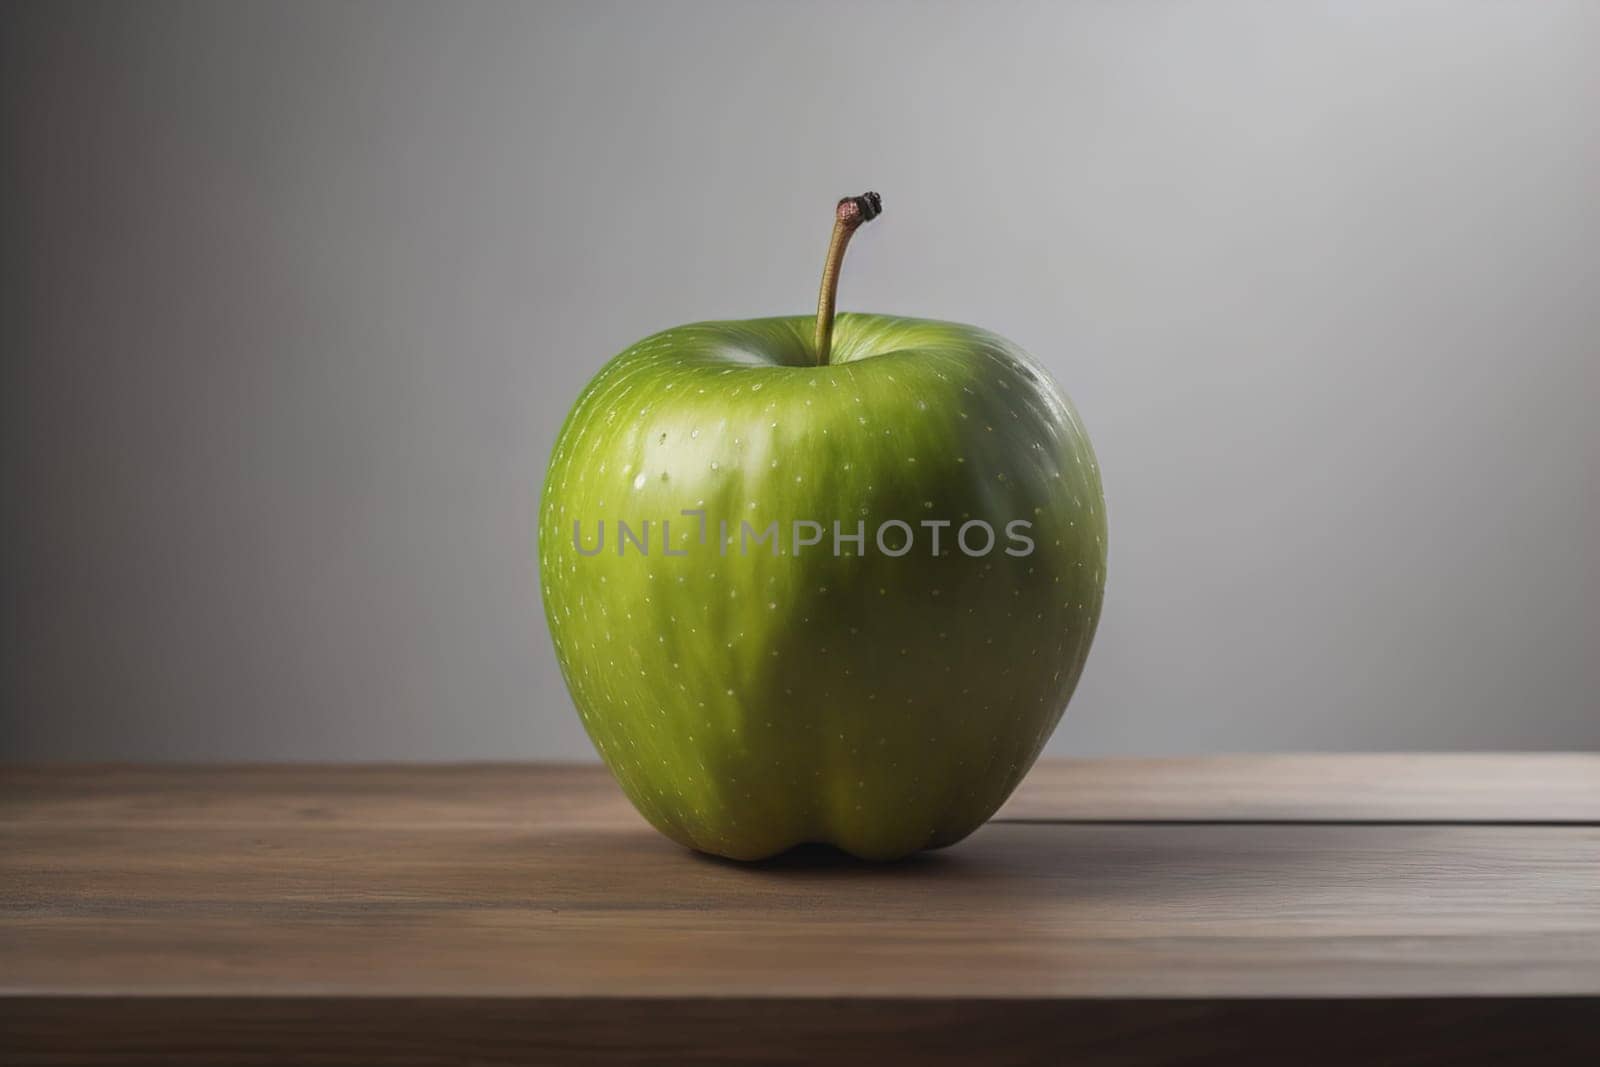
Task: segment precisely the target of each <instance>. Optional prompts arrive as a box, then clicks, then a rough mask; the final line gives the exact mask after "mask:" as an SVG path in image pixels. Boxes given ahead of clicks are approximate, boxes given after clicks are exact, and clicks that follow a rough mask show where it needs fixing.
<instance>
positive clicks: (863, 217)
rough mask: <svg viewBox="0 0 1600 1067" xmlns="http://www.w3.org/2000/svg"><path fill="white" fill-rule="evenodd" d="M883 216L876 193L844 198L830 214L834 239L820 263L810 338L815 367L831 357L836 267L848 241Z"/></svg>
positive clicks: (880, 203) (837, 290) (840, 262)
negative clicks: (820, 275) (814, 353)
mask: <svg viewBox="0 0 1600 1067" xmlns="http://www.w3.org/2000/svg"><path fill="white" fill-rule="evenodd" d="M881 214H883V197H881V196H879V195H878V194H877V193H862V194H861V195H860V196H847V197H845V198H844V199H843V200H841V201H839V204H838V206H837V207H836V208H834V212H833V239H832V240H830V241H829V242H828V258H827V260H826V261H824V262H823V264H822V291H821V292H820V293H818V294H817V330H816V333H815V334H813V335H812V339H813V341H814V342H815V344H814V345H813V347H814V348H815V349H816V352H817V366H819V367H825V366H827V365H828V357H829V356H831V355H832V354H833V309H834V304H835V302H836V301H837V300H838V298H839V268H840V266H842V265H843V263H844V250H845V247H846V246H847V245H849V243H850V238H851V236H853V235H854V234H855V232H856V230H858V229H860V228H861V225H862V223H866V222H871V221H872V220H873V219H875V218H877V217H878V216H879V215H881Z"/></svg>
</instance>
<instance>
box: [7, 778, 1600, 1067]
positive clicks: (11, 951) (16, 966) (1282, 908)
mask: <svg viewBox="0 0 1600 1067" xmlns="http://www.w3.org/2000/svg"><path fill="white" fill-rule="evenodd" d="M1353 792H1358V793H1360V794H1361V795H1360V796H1359V797H1352V795H1351V794H1352V793H1353ZM1597 794H1600V763H1597V762H1596V757H1590V756H1539V755H1532V756H1504V757H1488V756H1475V757H1455V756H1436V757H1388V756H1384V757H1366V756H1361V757H1233V758H1230V759H1217V760H1195V761H1106V762H1104V763H1101V762H1094V761H1071V762H1066V763H1056V764H1044V765H1041V766H1040V767H1039V768H1038V769H1037V770H1036V771H1035V774H1034V775H1033V776H1032V777H1030V779H1029V782H1028V783H1026V784H1025V786H1024V788H1023V790H1021V791H1019V794H1018V796H1017V797H1016V798H1015V799H1014V800H1013V802H1012V804H1011V805H1010V806H1008V809H1007V810H1006V811H1005V812H1004V813H1003V816H1002V820H998V821H996V822H994V823H992V824H991V825H990V826H988V827H985V828H984V829H983V830H981V831H979V832H978V833H977V834H976V835H974V836H973V837H972V838H970V839H969V840H968V841H966V842H964V843H962V844H960V845H958V846H956V847H954V848H952V849H949V850H946V851H943V852H939V853H933V854H926V855H922V856H918V857H914V858H913V859H912V860H909V861H907V862H904V863H900V864H895V865H891V866H873V865H867V864H861V863H857V862H854V861H851V860H848V859H847V858H844V857H842V856H839V855H838V854H835V853H831V852H824V851H820V850H809V851H801V852H798V853H795V854H791V855H789V856H786V857H782V858H780V859H778V860H775V861H771V862H768V863H765V864H760V865H755V866H744V865H738V864H733V863H728V862H723V861H718V860H713V859H709V858H706V857H702V856H698V855H695V854H693V853H689V852H686V851H684V850H683V849H681V848H678V847H677V846H675V845H673V844H671V843H670V842H668V841H666V840H664V839H663V838H661V837H659V836H658V835H656V834H655V833H654V832H653V831H651V830H649V829H648V828H647V827H646V826H645V825H644V824H643V823H642V821H641V820H640V819H639V818H638V816H637V815H635V814H634V813H633V812H632V810H631V809H630V808H629V807H628V806H627V804H626V801H625V800H623V799H622V797H621V795H620V794H619V793H618V792H617V790H616V788H615V787H614V786H613V785H612V784H611V783H610V781H609V779H607V778H606V777H605V775H604V773H603V772H602V771H600V770H599V769H598V768H591V767H581V766H546V767H527V766H508V765H489V766H446V767H370V766H369V767H333V766H323V767H307V766H295V767H205V768H195V767H175V768H136V767H73V768H11V769H8V770H5V771H4V772H0V960H3V961H4V965H3V967H0V1051H7V1052H9V1053H10V1055H8V1056H5V1057H0V1059H4V1060H5V1061H6V1062H12V1061H26V1062H68V1061H73V1059H72V1058H73V1057H74V1056H76V1057H78V1058H80V1059H82V1060H84V1061H85V1062H89V1061H93V1062H112V1061H115V1060H117V1059H118V1055H120V1056H121V1058H122V1060H123V1061H125V1062H155V1061H158V1060H160V1061H166V1060H169V1059H170V1060H171V1061H172V1062H196V1063H198V1062H208V1063H215V1062H283V1061H285V1060H286V1059H288V1060H295V1059H299V1058H301V1057H299V1056H297V1055H289V1053H290V1052H292V1051H293V1050H294V1049H299V1050H300V1051H301V1052H303V1053H305V1058H303V1062H319V1063H320V1062H328V1063H333V1062H367V1061H370V1060H371V1059H373V1058H374V1057H377V1058H382V1059H386V1060H393V1061H395V1062H417V1063H436V1062H437V1063H445V1062H469V1061H475V1062H518V1061H517V1060H516V1056H517V1055H520V1054H522V1053H527V1054H528V1055H533V1054H534V1053H535V1052H537V1054H538V1057H542V1059H543V1060H544V1061H551V1062H566V1061H569V1060H571V1061H576V1060H577V1059H578V1058H579V1056H578V1054H579V1053H580V1052H583V1053H584V1054H586V1055H587V1053H588V1052H593V1053H594V1056H593V1058H592V1060H591V1061H592V1062H630V1057H632V1059H633V1060H644V1061H650V1060H651V1059H652V1058H654V1059H656V1060H660V1059H663V1058H668V1059H670V1058H672V1057H673V1056H676V1055H678V1054H680V1053H682V1054H684V1055H689V1054H688V1053H686V1052H685V1051H684V1050H686V1049H688V1050H698V1051H697V1052H696V1053H695V1054H694V1055H689V1058H692V1059H700V1060H706V1059H712V1058H714V1056H713V1055H712V1054H711V1053H713V1052H715V1051H716V1050H717V1049H722V1050H723V1051H727V1050H728V1049H735V1050H736V1051H737V1049H740V1048H742V1049H743V1050H744V1051H743V1053H737V1054H735V1053H729V1055H728V1057H727V1059H726V1062H747V1061H748V1062H757V1061H759V1060H761V1057H759V1056H756V1055H754V1054H753V1050H754V1051H759V1048H758V1046H760V1044H761V1042H760V1041H759V1040H757V1038H756V1037H754V1036H751V1035H759V1034H761V1033H762V1032H763V1031H762V1027H763V1026H765V1027H768V1028H769V1030H770V1031H771V1034H772V1035H773V1039H774V1040H776V1039H777V1036H778V1035H780V1034H781V1033H783V1032H789V1033H790V1034H791V1036H792V1037H794V1039H795V1041H798V1042H799V1044H798V1045H797V1044H794V1043H791V1044H789V1045H782V1044H781V1042H780V1047H779V1049H778V1050H777V1052H772V1051H771V1050H769V1053H770V1054H771V1055H777V1054H778V1053H780V1052H783V1050H784V1049H787V1050H789V1051H793V1049H795V1048H797V1047H802V1046H805V1043H806V1042H812V1043H815V1044H816V1047H817V1048H818V1049H820V1048H822V1047H823V1046H826V1045H828V1044H829V1042H830V1035H832V1039H834V1040H833V1043H834V1044H838V1043H839V1042H841V1041H844V1043H845V1044H846V1045H848V1046H850V1047H854V1048H856V1049H857V1050H863V1049H871V1048H876V1049H878V1051H880V1052H881V1051H882V1050H883V1048H884V1042H888V1043H890V1044H893V1043H894V1042H897V1041H904V1042H908V1043H909V1044H907V1045H905V1046H904V1047H907V1048H916V1047H920V1046H917V1045H916V1042H918V1041H922V1042H924V1043H925V1044H926V1046H927V1048H926V1050H925V1051H926V1053H927V1054H926V1055H922V1056H921V1059H922V1061H923V1062H947V1061H948V1057H947V1059H946V1060H941V1059H939V1056H940V1055H943V1054H945V1053H951V1054H954V1051H956V1050H959V1049H961V1048H963V1047H965V1046H963V1045H962V1043H961V1040H958V1039H957V1038H956V1037H954V1036H952V1035H951V1034H950V1033H949V1032H948V1026H947V1023H946V1022H944V1021H941V1020H949V1019H966V1020H968V1021H969V1023H970V1024H971V1026H973V1027H976V1028H978V1029H979V1030H980V1031H981V1032H983V1033H987V1034H988V1035H989V1036H988V1037H987V1038H983V1040H987V1041H989V1042H991V1043H994V1044H995V1047H996V1048H1000V1047H1001V1046H1002V1045H1003V1046H1004V1051H1005V1056H1006V1057H1009V1058H987V1059H986V1060H985V1062H1056V1061H1057V1057H1056V1055H1055V1054H1056V1053H1060V1052H1062V1051H1063V1050H1067V1051H1070V1052H1072V1054H1073V1055H1074V1056H1077V1057H1078V1058H1079V1059H1084V1058H1087V1059H1088V1060H1090V1061H1093V1060H1095V1059H1096V1058H1097V1057H1098V1058H1099V1059H1101V1060H1104V1061H1106V1062H1128V1063H1134V1062H1138V1063H1143V1062H1162V1055H1164V1054H1163V1053H1162V1049H1163V1048H1165V1049H1166V1050H1167V1053H1171V1052H1172V1051H1173V1050H1174V1049H1178V1048H1180V1047H1182V1048H1189V1049H1191V1050H1202V1051H1204V1050H1206V1049H1210V1050H1211V1051H1210V1052H1208V1053H1207V1055H1213V1056H1214V1058H1215V1059H1216V1061H1217V1062H1220V1061H1221V1060H1222V1059H1225V1058H1226V1057H1227V1055H1228V1054H1229V1050H1230V1049H1231V1050H1233V1051H1235V1052H1236V1051H1237V1050H1238V1047H1239V1046H1238V1044H1237V1043H1238V1042H1240V1041H1246V1040H1249V1041H1258V1042H1259V1041H1264V1040H1267V1038H1266V1037H1265V1036H1264V1035H1268V1034H1270V1033H1274V1032H1276V1033H1278V1034H1279V1036H1280V1038H1282V1039H1284V1040H1288V1039H1290V1038H1292V1037H1293V1035H1294V1034H1295V1033H1296V1031H1297V1030H1298V1031H1300V1032H1304V1030H1305V1028H1306V1027H1307V1026H1311V1025H1313V1024H1316V1025H1321V1026H1324V1027H1327V1028H1329V1031H1330V1033H1334V1034H1343V1039H1344V1040H1346V1043H1347V1044H1348V1042H1349V1041H1352V1040H1355V1038H1354V1037H1353V1036H1352V1035H1350V1034H1346V1033H1343V1031H1345V1030H1347V1029H1348V1028H1349V1026H1351V1025H1354V1022H1353V1020H1355V1019H1357V1018H1367V1019H1368V1020H1369V1021H1370V1022H1372V1024H1373V1025H1378V1024H1379V1023H1381V1022H1383V1021H1384V1020H1388V1021H1389V1022H1390V1023H1393V1021H1394V1020H1410V1021H1411V1023H1412V1024H1414V1025H1411V1026H1410V1029H1408V1030H1407V1032H1408V1033H1409V1034H1411V1036H1412V1037H1417V1038H1418V1040H1416V1041H1410V1042H1407V1041H1399V1040H1398V1039H1396V1041H1395V1042H1391V1043H1390V1044H1387V1045H1382V1046H1381V1048H1378V1049H1377V1050H1376V1051H1374V1050H1367V1051H1366V1052H1363V1053H1362V1055H1365V1056H1371V1055H1377V1054H1378V1053H1379V1052H1382V1050H1383V1049H1388V1050H1389V1053H1393V1054H1394V1055H1396V1056H1400V1055H1401V1053H1402V1051H1403V1050H1405V1049H1409V1050H1410V1051H1405V1052H1404V1055H1403V1057H1402V1058H1399V1059H1392V1058H1391V1059H1382V1058H1379V1059H1377V1060H1375V1062H1419V1063H1422V1062H1444V1061H1440V1060H1437V1059H1430V1058H1428V1057H1429V1055H1431V1053H1430V1052H1429V1049H1433V1050H1434V1052H1437V1051H1438V1050H1439V1049H1441V1048H1444V1047H1445V1046H1444V1045H1440V1044H1438V1043H1437V1042H1434V1043H1433V1044H1429V1043H1428V1042H1427V1041H1425V1040H1422V1039H1421V1038H1420V1037H1419V1036H1418V1035H1422V1034H1426V1033H1427V1032H1429V1029H1428V1026H1427V1025H1425V1022H1424V1021H1425V1020H1426V1019H1434V1020H1439V1019H1446V1018H1448V1019H1449V1020H1451V1022H1450V1024H1449V1026H1448V1027H1444V1026H1442V1024H1441V1029H1440V1032H1441V1033H1442V1032H1443V1031H1444V1030H1446V1029H1448V1030H1449V1031H1450V1032H1452V1033H1454V1034H1456V1035H1458V1037H1459V1036H1462V1035H1476V1036H1475V1037H1473V1038H1472V1040H1471V1041H1470V1042H1469V1043H1468V1044H1466V1045H1463V1046H1461V1047H1463V1048H1469V1049H1477V1050H1481V1049H1487V1048H1490V1047H1491V1046H1492V1044H1493V1042H1494V1041H1495V1040H1504V1039H1503V1038H1500V1039H1497V1038H1496V1037H1495V1034H1496V1033H1498V1032H1499V1029H1498V1028H1500V1027H1503V1026H1506V1025H1508V1022H1507V1021H1508V1020H1517V1021H1516V1022H1515V1026H1516V1027H1518V1028H1520V1027H1523V1026H1524V1025H1530V1024H1531V1023H1532V1021H1535V1020H1537V1024H1538V1026H1539V1027H1540V1028H1541V1032H1542V1033H1545V1034H1546V1035H1556V1037H1557V1038H1559V1042H1558V1044H1559V1046H1560V1048H1561V1049H1573V1048H1580V1047H1582V1048H1585V1050H1592V1049H1593V1047H1594V1046H1593V1038H1592V1034H1593V1032H1594V1028H1593V1027H1588V1028H1584V1027H1580V1026H1578V1025H1577V1024H1576V1023H1575V1022H1574V1021H1573V1020H1576V1019H1579V1018H1582V1019H1592V1018H1593V1017H1594V1016H1595V1014H1596V1013H1597V1012H1600V825H1597V823H1600V820H1596V819H1595V818H1594V815H1595V814H1596V813H1597V812H1600V800H1597ZM1342 820H1348V821H1342ZM1356 820H1364V821H1356ZM863 1006H868V1007H870V1008H871V1010H868V1007H863ZM769 1008H770V1012H769V1011H768V1009H769ZM780 1008H781V1009H782V1010H779V1009H780ZM1361 1012H1370V1013H1372V1014H1371V1015H1370V1016H1360V1015H1359V1013H1361ZM1408 1012H1410V1013H1409V1014H1408ZM1296 1013H1302V1014H1296ZM1351 1013H1355V1014H1351ZM1430 1013H1431V1014H1430ZM1282 1019H1298V1020H1299V1022H1298V1023H1296V1024H1295V1025H1294V1026H1279V1027H1277V1029H1276V1030H1274V1027H1275V1026H1276V1024H1275V1023H1274V1022H1273V1020H1282ZM1340 1019H1344V1020H1345V1022H1343V1023H1341V1022H1339V1021H1338V1020H1340ZM162 1020H166V1021H165V1022H162ZM208 1020H209V1021H208ZM384 1020H387V1021H384ZM1318 1020H1320V1023H1319V1022H1318ZM624 1024H627V1025H624ZM1386 1025H1387V1024H1386ZM485 1027H487V1028H488V1029H485ZM619 1027H621V1029H619ZM180 1032H181V1033H182V1034H183V1035H184V1036H183V1041H182V1043H181V1047H180V1046H179V1045H172V1046H170V1047H168V1046H164V1045H163V1044H162V1041H163V1040H168V1039H170V1040H176V1038H173V1037H172V1036H171V1035H173V1034H176V1033H180ZM162 1034H166V1035H168V1038H163V1037H162V1036H161V1035H162ZM474 1034H476V1035H477V1037H476V1039H474V1040H470V1041H469V1040H468V1037H469V1036H471V1035H474ZM738 1034H743V1035H746V1038H748V1041H746V1043H745V1044H743V1045H740V1044H738V1042H737V1041H736V1040H735V1035H738ZM1135 1034H1137V1035H1142V1036H1133V1035H1135ZM1251 1034H1254V1035H1256V1036H1255V1037H1253V1038H1252V1037H1250V1035H1251ZM1585 1034H1587V1035H1590V1043H1589V1044H1588V1045H1586V1046H1585V1045H1583V1044H1582V1040H1583V1037H1584V1035H1585ZM91 1035H99V1037H97V1038H94V1039H93V1040H91ZM106 1035H111V1036H106ZM252 1035H253V1036H252ZM362 1035H366V1036H365V1037H363V1036H362ZM429 1035H432V1036H431V1037H430V1036H429ZM873 1035H876V1036H873ZM1163 1035H1164V1036H1163ZM1174 1035H1177V1036H1174ZM1197 1035H1202V1036H1204V1035H1209V1036H1204V1039H1203V1040H1202V1036H1197ZM846 1038H848V1041H845V1039H846ZM635 1039H637V1040H635ZM978 1039H979V1038H971V1037H970V1036H969V1038H968V1040H978ZM96 1040H98V1041H99V1042H100V1043H99V1045H95V1043H94V1042H95V1041H96ZM1552 1040H1554V1038H1553V1039H1552ZM363 1041H366V1042H367V1045H366V1046H365V1047H364V1049H363V1046H362V1042H363ZM6 1042H9V1043H10V1045H11V1047H10V1048H9V1049H7V1047H6V1044H5V1043H6ZM385 1042H390V1043H393V1044H391V1045H385V1044H384V1043H385ZM497 1042H502V1043H500V1044H497ZM552 1042H554V1044H552ZM750 1042H754V1044H750ZM874 1042H876V1044H874ZM1163 1042H1165V1044H1164V1043H1163ZM1208 1042H1209V1044H1208ZM619 1043H620V1044H619ZM805 1047H809V1046H805ZM1328 1047H1335V1046H1332V1045H1325V1046H1319V1049H1324V1050H1325V1048H1328ZM1338 1047H1343V1046H1338ZM384 1048H391V1049H393V1048H410V1049H411V1050H412V1052H411V1053H408V1055H410V1056H411V1058H409V1059H407V1058H403V1057H402V1058H400V1059H395V1058H394V1057H391V1056H388V1055H386V1054H384V1052H383V1049H384ZM118 1049H121V1050H122V1051H121V1053H118V1052H117V1050H118ZM452 1049H454V1050H455V1051H454V1052H452V1051H451V1050H452ZM1096 1049H1098V1052H1096V1051H1094V1050H1096ZM263 1050H264V1051H263ZM274 1050H275V1051H274ZM318 1050H320V1051H318ZM630 1050H631V1051H630ZM1140 1050H1143V1051H1140ZM1397 1050H1398V1051H1397ZM833 1051H837V1049H831V1050H830V1052H829V1054H830V1055H832V1053H833ZM1547 1051H1549V1052H1550V1053H1551V1055H1554V1054H1555V1053H1556V1051H1558V1050H1547ZM313 1052H314V1053H315V1054H314V1055H313V1054H312V1053H313ZM1301 1052H1304V1050H1300V1051H1299V1052H1296V1053H1295V1054H1293V1055H1290V1056H1288V1057H1287V1058H1291V1059H1295V1060H1297V1061H1302V1062H1303V1061H1306V1056H1305V1055H1302V1054H1301ZM258 1053H259V1055H260V1057H261V1058H258V1059H252V1058H251V1057H252V1056H256V1055H257V1054H258ZM469 1053H470V1055H469ZM1135 1053H1137V1055H1136V1054H1135ZM1389 1053H1384V1055H1388V1054H1389ZM58 1054H59V1055H62V1056H66V1057H67V1059H66V1060H52V1059H51V1057H52V1056H56V1055H58ZM784 1054H787V1053H784ZM819 1054H820V1053H819ZM864 1054H865V1053H863V1055H864ZM1352 1054H1354V1053H1352ZM140 1055H144V1056H145V1057H146V1058H145V1059H144V1060H140V1059H139V1058H138V1057H139V1056H140ZM764 1055H767V1054H766V1053H764ZM452 1056H457V1057H458V1058H455V1059H452V1058H451V1057H452ZM1033 1056H1044V1057H1045V1058H1044V1059H1031V1058H1030V1057H1033ZM186 1057H187V1058H186ZM497 1057H500V1058H497ZM508 1057H509V1058H508ZM1119 1057H1120V1058H1119ZM1196 1059H1197V1061H1198V1062H1210V1061H1208V1060H1206V1059H1204V1058H1203V1057H1200V1056H1199V1053H1198V1052H1197V1053H1196ZM525 1062H532V1061H529V1060H525ZM770 1062H799V1061H797V1060H784V1059H781V1058H779V1059H771V1060H770Z"/></svg>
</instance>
